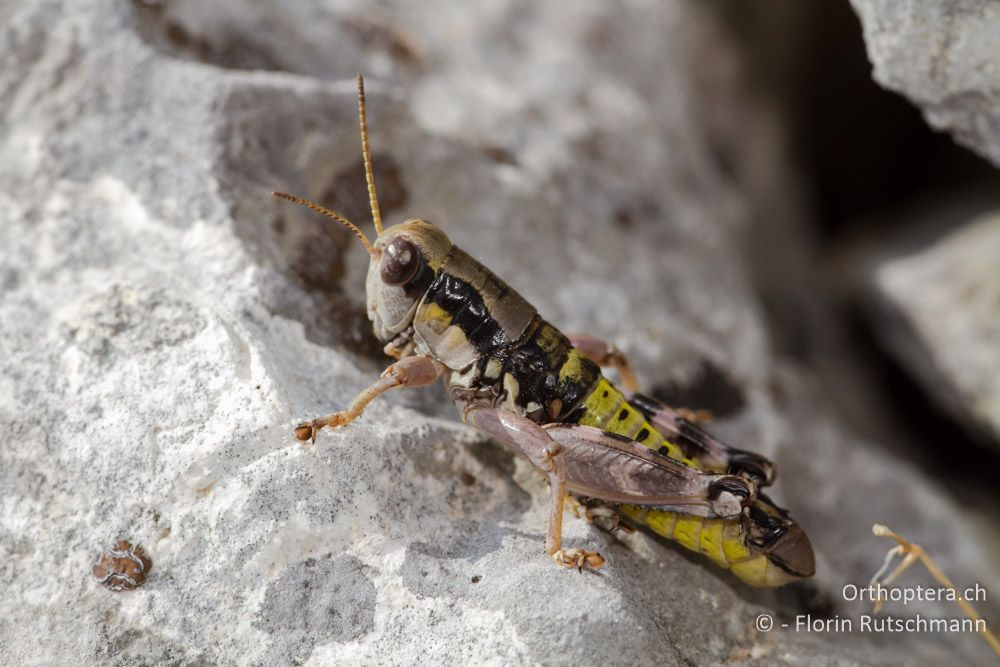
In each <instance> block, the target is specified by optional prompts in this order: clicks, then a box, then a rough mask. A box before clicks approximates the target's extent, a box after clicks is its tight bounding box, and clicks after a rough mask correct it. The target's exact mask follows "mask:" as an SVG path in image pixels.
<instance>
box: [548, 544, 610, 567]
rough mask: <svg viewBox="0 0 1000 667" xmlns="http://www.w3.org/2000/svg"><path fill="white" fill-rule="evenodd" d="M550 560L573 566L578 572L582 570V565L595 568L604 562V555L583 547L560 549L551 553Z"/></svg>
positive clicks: (558, 563)
mask: <svg viewBox="0 0 1000 667" xmlns="http://www.w3.org/2000/svg"><path fill="white" fill-rule="evenodd" d="M552 560H554V561H555V563H556V565H561V566H562V567H566V568H570V567H575V568H576V569H577V570H578V571H580V572H583V568H584V566H587V567H590V568H593V569H595V570H597V569H599V568H600V567H601V566H602V565H604V563H605V560H604V556H602V555H601V554H599V553H597V552H596V551H585V550H584V549H560V550H559V551H556V552H555V553H554V554H552Z"/></svg>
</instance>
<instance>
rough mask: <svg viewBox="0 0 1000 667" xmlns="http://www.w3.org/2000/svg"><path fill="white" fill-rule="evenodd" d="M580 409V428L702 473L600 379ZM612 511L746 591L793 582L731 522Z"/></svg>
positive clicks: (637, 510)
mask: <svg viewBox="0 0 1000 667" xmlns="http://www.w3.org/2000/svg"><path fill="white" fill-rule="evenodd" d="M583 408H584V410H583V415H582V416H581V417H580V420H579V423H580V424H583V425H584V426H593V427H596V428H600V429H603V430H605V431H610V432H612V433H617V434H619V435H623V436H625V437H627V438H631V439H633V440H635V441H636V442H638V443H640V444H642V445H643V446H645V447H648V448H649V449H651V450H653V451H655V452H657V453H659V454H662V455H663V456H668V457H670V458H672V459H674V460H676V461H680V462H681V463H684V464H685V465H687V466H690V467H692V468H698V469H703V466H702V465H700V463H699V462H698V461H696V460H694V459H690V458H687V457H685V456H684V453H683V452H682V451H681V448H680V447H678V446H677V445H676V444H674V443H672V442H669V441H668V440H667V439H666V438H664V437H663V434H662V433H660V432H659V431H657V430H656V429H655V428H653V427H652V426H651V425H650V424H649V422H647V421H646V419H645V417H644V416H643V415H642V413H641V412H639V411H638V410H636V409H635V408H633V407H632V406H631V405H630V404H629V402H628V400H627V399H626V398H625V395H624V394H622V393H621V391H619V390H618V389H617V388H616V387H615V386H614V385H613V384H611V383H610V382H608V381H607V380H606V379H604V378H602V379H601V380H600V381H599V382H598V384H597V386H596V387H595V388H594V390H593V391H592V392H591V393H590V394H589V395H588V396H587V398H586V399H585V401H584V404H583ZM713 472H722V471H713ZM618 511H619V512H620V513H621V514H623V515H624V516H626V517H628V518H629V519H630V520H632V521H634V522H635V523H639V524H644V525H646V526H649V528H650V529H651V530H652V531H653V532H654V533H656V534H657V535H660V536H662V537H665V538H667V539H668V540H673V541H674V542H678V543H679V544H681V545H683V546H684V547H685V548H687V549H690V550H691V551H696V552H698V553H700V554H703V555H705V556H708V557H709V558H710V559H712V561H713V562H715V564H716V565H718V566H719V567H722V568H726V569H728V570H731V571H732V572H733V574H735V575H736V576H737V577H739V578H740V579H742V580H743V581H745V582H746V583H748V584H750V585H751V586H781V585H782V584H785V583H788V582H789V581H792V580H794V579H795V578H794V577H791V576H790V575H788V573H786V572H785V571H784V570H782V569H781V568H778V567H775V566H774V564H772V563H771V562H770V561H769V560H768V558H767V556H765V555H764V554H756V555H754V554H751V553H750V550H749V548H748V547H747V545H746V535H745V534H744V532H743V529H742V527H741V525H740V522H739V521H737V520H733V519H707V518H704V517H699V516H691V515H688V514H680V513H678V512H667V511H663V510H657V509H650V508H648V507H639V506H636V505H623V506H621V507H619V508H618Z"/></svg>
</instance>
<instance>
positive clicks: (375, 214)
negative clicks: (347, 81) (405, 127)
mask: <svg viewBox="0 0 1000 667" xmlns="http://www.w3.org/2000/svg"><path fill="white" fill-rule="evenodd" d="M358 116H359V117H360V119H361V150H362V152H363V153H364V156H365V179H366V180H367V181H368V203H369V204H370V205H371V208H372V220H373V221H374V222H375V231H376V232H378V233H379V234H380V235H381V234H382V213H381V212H380V211H379V209H378V197H377V196H376V195H375V176H374V175H373V174H372V154H371V150H370V149H369V148H368V118H367V115H366V114H365V79H364V77H363V76H361V75H360V74H358Z"/></svg>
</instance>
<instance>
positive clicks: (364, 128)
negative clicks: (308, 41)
mask: <svg viewBox="0 0 1000 667" xmlns="http://www.w3.org/2000/svg"><path fill="white" fill-rule="evenodd" d="M358 116H359V117H360V119H361V151H362V152H363V153H364V156H365V180H367V181H368V203H369V204H370V205H371V208H372V220H373V221H374V222H375V231H376V232H378V234H379V235H381V234H382V213H381V212H380V211H379V210H378V197H377V196H376V195H375V176H374V175H373V174H372V154H371V150H370V149H369V148H368V119H367V117H366V114H365V79H364V77H363V76H361V75H360V74H358ZM300 203H301V202H300Z"/></svg>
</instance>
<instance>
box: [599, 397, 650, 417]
mask: <svg viewBox="0 0 1000 667" xmlns="http://www.w3.org/2000/svg"><path fill="white" fill-rule="evenodd" d="M604 396H605V398H607V392H605V394H604ZM628 402H629V403H631V404H632V407H633V408H635V409H636V410H638V411H639V412H641V413H642V416H643V417H645V418H646V419H652V418H653V415H655V414H656V413H657V412H659V411H660V409H661V408H662V407H663V406H662V405H661V404H660V402H659V401H657V400H656V399H655V398H650V397H649V396H646V395H645V394H638V393H636V394H632V396H631V397H629V399H628Z"/></svg>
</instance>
